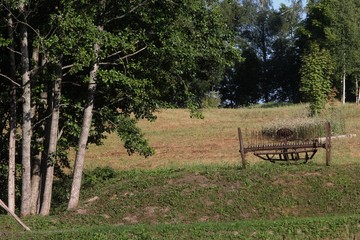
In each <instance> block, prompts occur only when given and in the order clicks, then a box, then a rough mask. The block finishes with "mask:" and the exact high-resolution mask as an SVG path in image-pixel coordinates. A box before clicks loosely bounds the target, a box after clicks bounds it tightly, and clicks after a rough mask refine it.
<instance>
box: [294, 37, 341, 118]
mask: <svg viewBox="0 0 360 240" xmlns="http://www.w3.org/2000/svg"><path fill="white" fill-rule="evenodd" d="M333 70H334V66H333V62H332V59H331V56H330V53H329V51H327V50H325V49H320V48H319V46H318V45H316V44H314V45H312V46H311V47H310V50H309V51H308V53H307V54H305V55H304V56H303V58H302V67H301V71H300V74H301V88H300V91H301V92H302V93H303V94H304V100H305V101H307V102H309V103H310V107H309V113H310V116H316V115H318V114H319V113H320V112H321V110H322V109H324V107H325V103H326V101H327V98H328V94H329V93H330V91H331V86H332V85H331V76H332V74H333Z"/></svg>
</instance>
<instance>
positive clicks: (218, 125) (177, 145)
mask: <svg viewBox="0 0 360 240" xmlns="http://www.w3.org/2000/svg"><path fill="white" fill-rule="evenodd" d="M333 108H334V107H333ZM203 115H204V117H205V118H204V119H193V118H190V114H189V112H188V111H187V110H183V109H166V110H161V111H160V112H159V113H158V114H157V116H158V119H157V120H156V121H155V122H148V121H145V120H142V121H140V122H139V126H140V127H141V129H142V130H143V132H144V133H145V136H146V137H147V138H148V140H149V143H150V145H151V146H152V147H153V148H154V149H155V155H154V156H151V157H149V158H146V159H145V158H144V157H141V156H138V155H136V154H135V155H132V156H128V154H127V152H126V150H125V149H124V147H123V146H122V143H121V140H120V139H119V138H118V137H117V136H116V135H115V134H112V135H109V136H108V138H107V139H106V140H105V141H104V145H103V146H90V147H89V150H88V151H87V155H86V168H87V169H93V168H95V167H104V166H110V167H112V168H114V169H119V170H128V169H154V168H166V167H182V166H191V165H204V164H205V165H206V164H221V165H222V164H225V165H226V164H229V165H236V164H239V165H240V158H239V142H238V136H237V128H238V127H241V128H242V129H247V130H260V129H262V128H264V127H266V126H269V125H271V124H274V123H280V124H281V123H286V124H292V123H295V122H296V121H299V120H302V121H303V120H304V119H306V118H307V109H306V105H304V104H299V105H288V106H281V107H266V105H265V106H254V107H252V108H240V109H206V110H204V112H203ZM332 115H341V116H342V117H343V118H344V119H345V127H346V133H348V134H350V133H351V134H357V137H355V138H348V139H341V140H336V141H333V151H332V152H333V155H332V156H333V157H332V164H334V165H336V164H350V163H354V162H357V163H358V162H359V160H360V105H355V104H346V105H344V106H343V105H337V106H336V107H335V109H331V110H330V107H329V109H327V110H326V111H325V113H324V115H323V116H320V117H321V118H324V119H326V118H332V117H333V116H332ZM324 152H325V151H323V150H320V151H319V153H317V155H316V156H315V158H314V159H313V160H312V161H314V162H315V163H318V164H324V162H325V157H324ZM248 160H249V163H250V164H255V163H257V162H259V161H262V160H258V159H257V158H256V157H254V156H252V155H251V154H250V153H249V154H248ZM269 164H270V163H269Z"/></svg>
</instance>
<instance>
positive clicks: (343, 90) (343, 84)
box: [341, 52, 346, 104]
mask: <svg viewBox="0 0 360 240" xmlns="http://www.w3.org/2000/svg"><path fill="white" fill-rule="evenodd" d="M345 56H346V53H345V52H344V55H343V79H342V87H343V89H342V98H341V102H342V104H345V98H346V86H345V84H346V82H345V81H346V66H345V64H346V60H345V59H346V58H345Z"/></svg>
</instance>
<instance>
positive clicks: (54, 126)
mask: <svg viewBox="0 0 360 240" xmlns="http://www.w3.org/2000/svg"><path fill="white" fill-rule="evenodd" d="M56 76H57V78H56V80H55V81H54V82H53V88H52V96H51V97H52V115H51V123H50V132H49V141H48V142H49V146H48V149H47V152H46V166H47V169H46V174H45V182H44V183H45V184H44V189H43V194H42V200H41V210H40V215H43V216H45V215H49V213H50V207H51V197H52V185H53V180H54V164H55V159H56V148H57V142H58V133H59V119H60V98H61V80H62V76H61V64H60V63H59V64H58V65H57V66H56Z"/></svg>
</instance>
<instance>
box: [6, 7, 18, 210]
mask: <svg viewBox="0 0 360 240" xmlns="http://www.w3.org/2000/svg"><path fill="white" fill-rule="evenodd" d="M7 21H8V22H7V24H8V37H9V39H12V40H14V36H13V31H14V24H13V19H12V17H11V13H8V16H7ZM9 48H10V51H9V59H10V78H11V79H13V80H15V72H16V70H15V46H14V43H13V42H11V44H10V46H9ZM10 95H11V100H10V123H9V127H10V134H9V175H8V208H9V211H10V212H12V213H15V156H16V154H15V153H16V147H15V146H16V86H15V84H13V86H12V89H11V93H10Z"/></svg>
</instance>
